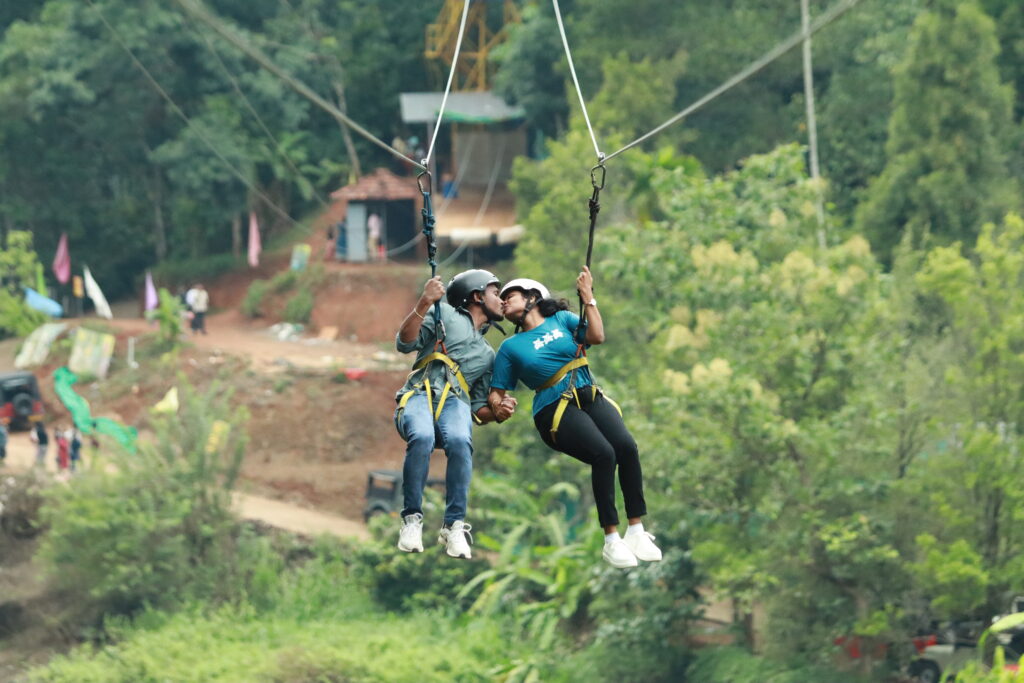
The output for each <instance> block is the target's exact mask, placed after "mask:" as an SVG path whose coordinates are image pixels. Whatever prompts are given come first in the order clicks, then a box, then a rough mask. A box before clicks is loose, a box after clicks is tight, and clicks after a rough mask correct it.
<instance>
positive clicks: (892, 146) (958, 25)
mask: <svg viewBox="0 0 1024 683" xmlns="http://www.w3.org/2000/svg"><path fill="white" fill-rule="evenodd" d="M998 54H999V43H998V41H997V39H996V33H995V24H994V22H993V21H992V20H991V19H990V18H989V17H988V16H987V15H986V14H985V13H984V11H983V10H982V9H981V8H980V7H979V6H978V4H977V2H974V1H969V2H960V3H953V2H946V1H944V2H938V3H936V6H935V8H934V9H931V10H929V11H927V12H924V13H923V14H921V15H920V16H919V17H918V18H917V20H916V21H915V23H914V29H913V31H912V32H911V35H910V44H909V48H908V51H907V54H906V57H905V59H904V60H903V62H902V63H901V64H900V65H899V66H898V67H897V69H896V75H895V82H894V108H893V114H892V119H891V120H890V123H889V139H888V142H887V144H886V154H887V161H886V166H885V168H884V170H883V171H882V173H881V175H880V176H879V177H878V178H877V179H875V180H874V181H873V182H872V184H871V187H870V189H869V191H868V194H867V197H866V200H865V202H864V203H863V205H861V206H860V207H859V208H858V211H857V226H858V229H859V230H861V231H863V232H864V233H865V234H866V235H869V236H870V238H871V241H872V244H873V245H874V246H875V249H876V250H877V251H878V252H879V254H880V255H881V256H882V258H883V259H886V260H888V259H890V258H891V254H892V251H893V249H894V248H895V247H896V245H897V244H898V243H899V242H900V241H901V240H903V239H906V240H907V241H908V242H909V243H910V244H911V245H914V246H919V245H923V244H928V243H929V242H930V241H933V240H934V241H938V242H939V243H942V242H948V241H952V240H965V241H967V242H973V237H974V236H975V235H976V234H977V232H978V230H979V229H980V227H981V225H982V224H983V223H984V222H985V221H986V220H991V219H993V218H995V217H996V216H998V215H999V214H1000V213H1001V212H1003V211H1005V210H1006V209H1007V208H1009V207H1010V206H1012V205H1013V203H1014V202H1015V201H1016V200H1015V199H1014V197H1013V192H1014V190H1015V189H1016V183H1015V182H1014V181H1013V180H1012V179H1011V178H1010V177H1009V174H1008V167H1007V154H1006V151H1005V147H1006V145H1007V144H1008V142H1009V141H1010V140H1011V137H1012V136H1011V130H1010V127H1009V126H1010V123H1011V118H1010V107H1011V102H1012V89H1011V88H1010V87H1009V86H1006V85H1003V84H1002V83H1001V81H1000V76H999V70H998V66H997V63H996V59H997V56H998Z"/></svg>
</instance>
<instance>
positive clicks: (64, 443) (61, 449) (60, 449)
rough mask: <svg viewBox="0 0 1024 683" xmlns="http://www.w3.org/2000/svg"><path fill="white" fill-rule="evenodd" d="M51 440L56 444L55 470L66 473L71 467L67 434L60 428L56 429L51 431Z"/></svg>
mask: <svg viewBox="0 0 1024 683" xmlns="http://www.w3.org/2000/svg"><path fill="white" fill-rule="evenodd" d="M53 440H54V442H56V444H57V470H58V471H59V472H66V471H67V470H68V467H70V466H71V457H70V455H71V454H70V451H69V444H68V435H67V432H66V431H65V430H64V429H62V428H61V427H57V428H56V429H55V430H53Z"/></svg>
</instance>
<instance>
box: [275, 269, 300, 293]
mask: <svg viewBox="0 0 1024 683" xmlns="http://www.w3.org/2000/svg"><path fill="white" fill-rule="evenodd" d="M298 281H299V273H298V271H296V270H292V269H290V268H289V269H288V270H282V271H281V272H280V273H278V274H277V275H275V276H274V277H273V278H271V280H270V289H271V290H272V291H273V292H274V294H284V293H285V292H289V291H291V290H292V289H294V288H295V284H296V283H297V282H298Z"/></svg>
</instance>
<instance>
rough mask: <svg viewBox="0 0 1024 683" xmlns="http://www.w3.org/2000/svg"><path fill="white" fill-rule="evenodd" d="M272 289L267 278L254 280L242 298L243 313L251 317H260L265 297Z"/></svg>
mask: <svg viewBox="0 0 1024 683" xmlns="http://www.w3.org/2000/svg"><path fill="white" fill-rule="evenodd" d="M269 289H270V283H269V282H267V281H266V280H253V281H252V284H251V285H249V289H248V291H247V292H246V293H245V299H243V300H242V313H244V314H245V315H246V317H249V318H258V317H260V316H261V315H263V299H264V298H265V297H266V295H267V290H269Z"/></svg>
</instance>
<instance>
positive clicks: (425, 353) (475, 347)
mask: <svg viewBox="0 0 1024 683" xmlns="http://www.w3.org/2000/svg"><path fill="white" fill-rule="evenodd" d="M499 284H500V283H499V282H498V278H496V277H495V276H494V275H493V274H492V273H490V272H488V271H486V270H467V271H465V272H463V273H459V274H458V275H456V276H455V277H454V278H452V280H451V282H449V283H448V287H447V288H445V286H444V285H443V284H441V278H440V277H434V278H431V279H430V280H427V282H426V284H425V285H424V286H423V294H422V295H421V296H420V298H419V301H417V302H416V306H415V307H414V308H413V310H412V311H410V312H409V314H408V315H407V316H406V317H405V320H404V321H402V326H401V328H400V329H399V330H398V336H397V338H396V340H395V346H396V348H397V349H398V351H400V352H401V353H409V352H410V351H416V352H417V355H416V363H414V365H413V371H412V372H411V373H410V374H409V378H408V379H407V380H406V382H405V386H403V387H402V388H401V389H400V390H399V391H398V393H397V394H396V396H395V399H396V400H397V401H398V408H397V410H396V411H395V426H396V427H397V428H398V433H399V434H400V435H401V437H402V438H403V439H404V440H405V442H406V450H405V464H404V466H403V468H402V469H403V485H402V486H403V495H404V499H405V501H404V508H403V510H402V528H401V531H400V532H399V538H398V548H399V549H400V550H403V551H405V552H422V551H423V509H422V502H423V488H424V486H425V485H426V481H427V473H428V471H429V469H430V454H431V452H432V451H433V450H434V448H435V447H436V446H440V447H442V448H444V452H445V455H446V456H447V457H448V468H447V472H446V475H445V487H446V506H445V514H444V525H443V526H442V528H441V532H440V534H439V535H438V539H437V540H438V542H439V543H441V544H443V545H444V546H445V550H446V552H447V553H448V555H449V556H451V557H460V558H465V559H469V558H470V557H471V551H470V548H469V544H470V541H471V539H472V537H471V536H470V535H469V531H470V525H469V524H467V523H466V522H465V517H466V506H467V502H468V498H469V482H470V478H471V477H472V473H473V434H472V427H473V422H474V420H475V421H476V422H477V423H478V424H485V423H487V422H492V421H498V422H503V421H504V420H507V419H508V418H509V417H510V416H511V415H512V413H513V412H514V411H515V405H516V403H515V399H514V398H512V397H511V396H510V397H508V400H507V401H505V402H503V403H502V404H501V405H500V406H498V408H497V410H496V411H492V409H491V408H490V407H489V406H488V405H487V392H488V390H489V388H490V380H491V369H492V367H493V365H494V350H493V349H492V348H491V345H490V344H488V343H487V340H486V339H484V333H485V332H486V331H487V329H488V328H489V327H490V325H491V324H492V323H494V322H497V321H499V320H501V319H502V315H501V300H500V299H499V298H498V287H499ZM446 293H447V297H446V298H447V302H445V301H441V299H442V297H445V294H446ZM437 302H440V321H441V328H440V330H439V328H438V325H437V321H436V320H435V317H434V304H435V303H437ZM441 330H443V334H439V332H440V331H441Z"/></svg>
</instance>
